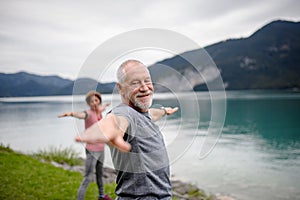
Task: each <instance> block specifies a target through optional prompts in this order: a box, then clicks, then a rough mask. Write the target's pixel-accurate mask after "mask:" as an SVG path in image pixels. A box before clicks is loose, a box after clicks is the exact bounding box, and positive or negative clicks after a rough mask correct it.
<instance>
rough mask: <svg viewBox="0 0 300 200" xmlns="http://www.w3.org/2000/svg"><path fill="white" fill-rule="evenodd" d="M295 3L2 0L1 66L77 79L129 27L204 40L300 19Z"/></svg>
mask: <svg viewBox="0 0 300 200" xmlns="http://www.w3.org/2000/svg"><path fill="white" fill-rule="evenodd" d="M299 9H300V1H298V0H264V1H261V0H251V1H244V0H209V1H202V0H185V1H183V0H160V1H159V0H116V1H108V0H107V1H104V0H85V1H79V0H51V1H47V0H45V1H41V0H26V1H24V0H0V41H1V42H0V54H1V55H0V72H4V73H14V72H19V71H27V72H30V73H35V74H39V75H59V76H61V77H64V78H70V79H75V78H76V77H77V76H78V73H79V71H80V69H81V67H82V65H83V63H84V62H85V60H86V59H87V57H88V56H89V55H90V54H91V52H93V51H94V50H95V49H96V48H97V47H99V46H100V45H101V44H103V43H104V42H106V41H107V40H109V39H110V38H112V37H115V36H117V35H119V34H122V33H124V32H127V31H132V30H137V29H142V28H155V29H167V30H170V31H174V32H177V33H179V34H182V35H184V36H186V37H188V38H189V39H191V40H193V41H195V42H196V43H197V44H198V45H199V46H201V47H205V46H207V45H210V44H213V43H216V42H219V41H222V40H226V39H229V38H240V37H248V36H249V35H251V34H252V33H253V32H255V31H256V30H257V29H259V28H261V27H262V26H264V25H265V24H267V23H269V22H271V21H273V20H278V19H282V20H291V21H300V12H299ZM145 39H147V38H145ZM186 50H190V49H186ZM164 56H167V57H168V55H166V54H163V53H162V54H161V55H156V56H152V57H151V56H149V58H148V59H147V60H146V64H152V63H154V62H156V61H158V60H160V59H162V58H163V57H164ZM150 57H151V58H150ZM112 77H114V76H112ZM107 79H108V80H107V81H109V79H110V78H107ZM111 79H113V78H111ZM104 81H106V80H104Z"/></svg>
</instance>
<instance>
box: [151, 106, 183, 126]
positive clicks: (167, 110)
mask: <svg viewBox="0 0 300 200" xmlns="http://www.w3.org/2000/svg"><path fill="white" fill-rule="evenodd" d="M177 110H178V107H175V108H171V107H161V108H150V109H149V112H150V115H151V117H152V120H153V121H154V122H156V121H158V120H159V119H160V118H162V117H163V116H165V115H172V114H173V113H175V112H177Z"/></svg>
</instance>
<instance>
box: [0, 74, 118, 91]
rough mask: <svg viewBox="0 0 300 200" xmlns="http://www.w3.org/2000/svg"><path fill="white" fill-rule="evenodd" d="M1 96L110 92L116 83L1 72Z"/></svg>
mask: <svg viewBox="0 0 300 200" xmlns="http://www.w3.org/2000/svg"><path fill="white" fill-rule="evenodd" d="M0 80H1V84H0V97H17V96H51V95H72V94H85V93H86V92H87V91H88V90H95V89H96V90H97V91H100V92H101V93H110V92H111V91H113V89H114V87H115V83H98V82H97V81H95V80H93V79H89V78H81V79H77V80H76V81H72V80H69V79H63V78H61V77H59V76H39V75H34V74H30V73H27V72H18V73H15V74H4V73H0Z"/></svg>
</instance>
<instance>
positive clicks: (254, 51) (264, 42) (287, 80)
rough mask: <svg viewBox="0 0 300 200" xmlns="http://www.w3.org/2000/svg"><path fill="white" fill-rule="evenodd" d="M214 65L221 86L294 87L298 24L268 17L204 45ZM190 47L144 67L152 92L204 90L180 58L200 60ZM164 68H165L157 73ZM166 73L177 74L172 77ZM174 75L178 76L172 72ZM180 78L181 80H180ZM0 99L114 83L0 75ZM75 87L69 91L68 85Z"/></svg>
mask: <svg viewBox="0 0 300 200" xmlns="http://www.w3.org/2000/svg"><path fill="white" fill-rule="evenodd" d="M204 50H206V51H207V52H208V54H209V55H210V56H211V58H212V59H213V61H214V62H215V64H216V66H217V67H218V69H219V71H220V73H221V77H222V79H223V82H224V85H225V87H226V90H240V89H291V90H300V56H299V55H300V23H299V22H290V21H281V20H278V21H274V22H271V23H269V24H267V25H266V26H264V27H262V28H261V29H259V30H257V31H256V32H255V33H253V34H252V35H251V36H250V37H248V38H240V39H229V40H226V41H222V42H219V43H216V44H213V45H210V46H207V47H205V48H204ZM198 51H203V49H195V50H192V51H188V52H184V53H183V54H181V55H177V56H174V57H172V58H168V59H165V60H162V61H160V62H157V63H155V64H154V65H152V66H149V70H150V73H151V75H152V78H153V82H154V83H157V82H159V83H163V84H161V85H159V84H156V85H155V89H156V91H158V92H164V91H168V90H170V88H164V86H166V85H167V86H170V87H172V88H171V90H172V91H190V90H195V91H199V90H206V89H207V88H206V85H207V83H206V82H205V81H204V80H203V78H202V76H201V74H199V72H197V71H195V69H194V67H193V66H192V65H191V64H190V63H189V62H187V61H186V60H185V59H183V58H184V57H188V58H191V59H193V61H195V63H199V64H201V63H203V58H199V57H197V56H195V55H198V54H197V52H198ZM164 66H168V68H169V69H170V70H165V71H163V70H162V68H163V67H164ZM172 73H177V75H174V76H173V74H172ZM201 73H204V74H205V76H206V81H207V82H213V81H214V80H215V78H216V77H217V75H218V73H219V72H217V71H216V70H215V69H213V68H209V67H206V68H203V69H202V71H201ZM178 74H179V75H178ZM182 77H184V79H186V80H188V82H187V81H182ZM0 82H1V84H0V97H14V96H47V95H71V94H73V93H74V92H75V94H84V93H85V92H87V91H88V90H89V89H95V88H97V90H98V91H100V92H102V93H111V92H112V91H113V90H114V89H115V83H98V82H97V81H96V80H93V79H89V78H84V79H79V80H76V81H73V80H69V79H63V78H61V77H58V76H39V75H34V74H29V73H27V72H19V73H15V74H4V73H0ZM74 88H75V89H74Z"/></svg>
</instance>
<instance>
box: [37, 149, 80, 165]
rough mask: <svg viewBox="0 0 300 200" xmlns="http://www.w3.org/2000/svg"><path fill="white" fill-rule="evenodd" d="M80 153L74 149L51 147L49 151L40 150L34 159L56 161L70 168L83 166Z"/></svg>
mask: <svg viewBox="0 0 300 200" xmlns="http://www.w3.org/2000/svg"><path fill="white" fill-rule="evenodd" d="M79 155H80V152H76V150H74V148H72V147H66V148H62V147H53V146H51V147H49V149H45V150H39V151H38V152H37V153H35V154H33V156H34V157H36V158H39V159H42V160H45V161H50V162H51V161H54V162H57V163H60V164H64V163H65V164H68V165H70V166H75V165H83V160H82V159H80V158H79Z"/></svg>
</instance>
